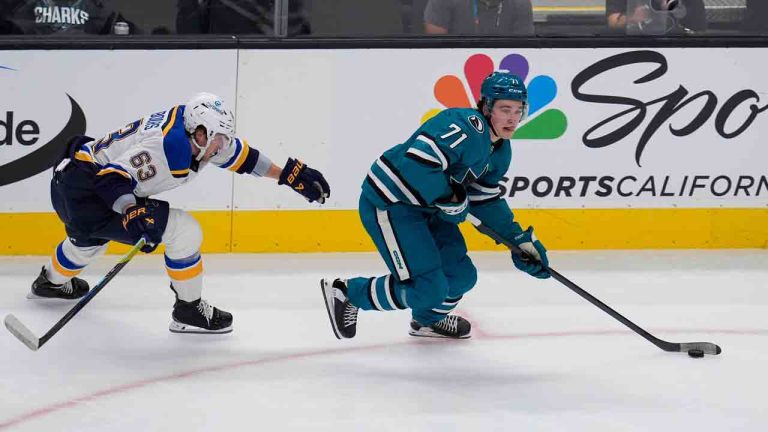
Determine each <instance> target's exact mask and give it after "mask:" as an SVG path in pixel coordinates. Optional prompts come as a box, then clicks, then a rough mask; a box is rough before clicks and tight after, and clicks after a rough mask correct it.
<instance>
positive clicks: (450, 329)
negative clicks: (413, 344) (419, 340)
mask: <svg viewBox="0 0 768 432" xmlns="http://www.w3.org/2000/svg"><path fill="white" fill-rule="evenodd" d="M470 330H472V325H471V324H470V323H469V321H467V320H465V319H464V318H462V317H460V316H458V315H447V316H446V317H445V318H443V319H441V320H440V321H438V322H436V323H434V324H432V325H431V326H425V325H421V324H420V323H419V322H418V321H416V320H411V329H410V330H409V331H408V334H410V335H411V336H421V337H436V338H452V339H467V338H469V337H470V336H471V335H470V334H469V332H470Z"/></svg>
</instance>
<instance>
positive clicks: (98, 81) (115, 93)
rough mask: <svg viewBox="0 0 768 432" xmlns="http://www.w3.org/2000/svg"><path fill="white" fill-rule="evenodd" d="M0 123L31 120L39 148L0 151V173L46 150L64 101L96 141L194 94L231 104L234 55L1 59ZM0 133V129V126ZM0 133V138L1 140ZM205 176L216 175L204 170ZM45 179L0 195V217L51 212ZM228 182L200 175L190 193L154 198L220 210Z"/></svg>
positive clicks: (84, 54) (23, 55) (63, 54)
mask: <svg viewBox="0 0 768 432" xmlns="http://www.w3.org/2000/svg"><path fill="white" fill-rule="evenodd" d="M0 66H2V67H5V68H9V69H1V68H0V94H2V95H3V97H2V99H0V119H1V120H0V121H5V119H6V112H8V111H13V113H14V123H16V124H18V122H19V121H20V120H24V119H31V120H34V121H35V122H36V123H37V124H38V125H39V128H40V135H39V142H38V143H36V144H35V145H32V146H23V145H20V144H18V143H14V144H13V145H4V146H0V165H4V164H6V163H8V162H11V161H13V160H14V159H18V158H20V157H22V156H24V155H25V154H28V153H31V152H32V151H33V150H35V149H37V148H38V147H40V146H42V145H43V144H44V143H47V142H49V141H50V140H51V138H53V137H54V136H55V135H56V134H57V133H58V132H59V131H61V130H62V127H63V126H64V124H66V123H67V120H68V118H69V116H70V113H71V109H70V103H69V100H68V98H67V94H69V95H70V96H71V97H72V98H73V99H74V100H75V101H76V102H77V104H78V105H79V106H80V107H81V108H82V110H83V112H84V114H85V117H86V124H87V129H86V134H87V135H89V136H93V137H96V138H99V137H101V136H103V135H105V134H107V133H109V132H111V131H114V130H117V129H120V128H122V127H123V126H125V125H126V124H127V123H129V122H132V121H134V120H136V119H138V118H139V117H141V116H143V115H147V114H151V113H153V112H157V111H161V110H164V109H167V108H169V107H171V106H173V105H177V104H183V103H184V102H185V101H186V100H187V99H189V97H190V96H191V95H193V94H194V93H196V92H199V91H208V92H211V93H216V94H218V95H220V96H221V97H223V98H225V100H229V101H234V100H235V94H236V88H235V79H234V77H235V76H236V74H237V51H236V50H200V51H182V50H152V51H144V50H123V51H95V50H94V51H69V50H62V51H6V52H4V53H3V55H2V58H0ZM0 126H2V125H0ZM4 132H5V131H4V130H3V129H2V128H0V137H3V136H5V133H4ZM210 171H220V170H217V169H211V170H210ZM49 182H50V171H44V172H42V173H40V174H38V175H36V176H34V177H31V178H28V179H26V180H22V181H19V182H16V183H11V184H9V185H6V186H2V187H0V212H4V213H16V212H47V211H52V210H53V209H52V207H51V204H50V198H49V196H48V190H49V186H48V184H49ZM231 191H232V175H231V174H230V173H229V172H228V171H226V172H225V171H221V172H214V173H206V175H205V177H204V178H203V179H199V180H198V181H197V182H195V183H193V185H191V186H189V185H187V186H185V187H182V188H180V189H177V190H175V191H172V192H170V193H167V194H163V195H162V196H161V197H162V198H165V199H170V200H171V201H172V202H173V203H174V206H175V207H181V208H185V209H195V210H213V209H226V208H229V207H230V206H231V202H232V192H231Z"/></svg>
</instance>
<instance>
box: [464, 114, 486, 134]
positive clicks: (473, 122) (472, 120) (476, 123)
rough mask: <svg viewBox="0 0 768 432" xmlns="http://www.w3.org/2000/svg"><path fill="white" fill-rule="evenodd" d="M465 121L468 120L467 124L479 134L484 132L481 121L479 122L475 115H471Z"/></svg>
mask: <svg viewBox="0 0 768 432" xmlns="http://www.w3.org/2000/svg"><path fill="white" fill-rule="evenodd" d="M467 120H469V124H471V125H472V127H473V128H475V130H477V131H478V132H479V133H483V131H484V130H485V126H484V123H483V121H482V120H480V117H478V116H476V115H471V116H469V118H468V119H467Z"/></svg>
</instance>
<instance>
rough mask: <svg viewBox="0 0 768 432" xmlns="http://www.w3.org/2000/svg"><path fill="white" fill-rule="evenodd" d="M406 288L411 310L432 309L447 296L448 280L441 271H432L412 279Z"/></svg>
mask: <svg viewBox="0 0 768 432" xmlns="http://www.w3.org/2000/svg"><path fill="white" fill-rule="evenodd" d="M411 283H412V286H411V287H409V288H408V294H407V295H408V304H409V306H410V307H411V308H412V309H432V308H435V307H438V306H440V305H441V304H442V303H443V301H444V300H445V298H446V297H447V296H448V289H449V285H448V278H447V277H446V276H445V273H443V271H442V270H434V271H431V272H429V273H424V274H421V275H418V276H416V277H414V278H413V279H412V282H411Z"/></svg>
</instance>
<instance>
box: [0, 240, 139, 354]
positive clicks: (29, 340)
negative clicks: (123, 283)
mask: <svg viewBox="0 0 768 432" xmlns="http://www.w3.org/2000/svg"><path fill="white" fill-rule="evenodd" d="M144 243H146V239H145V238H144V237H142V238H140V239H139V241H138V242H136V244H135V245H134V246H133V247H132V248H131V250H129V251H128V253H127V254H125V255H123V257H122V258H120V261H118V262H117V264H115V266H114V267H112V269H111V270H109V272H108V273H107V274H106V275H105V276H104V277H103V278H101V280H100V281H99V283H97V284H96V286H94V287H93V288H92V289H91V290H90V291H88V293H87V294H86V295H85V296H83V298H81V299H80V301H79V302H77V304H76V305H75V306H74V307H73V308H72V309H70V310H69V312H67V314H66V315H64V317H63V318H62V319H60V320H59V322H57V323H56V324H55V325H54V326H53V327H51V329H50V330H48V332H47V333H46V334H44V335H43V336H42V337H40V338H38V337H37V336H35V334H34V333H32V331H31V330H30V329H29V328H28V327H27V326H25V325H24V323H22V322H21V321H19V319H18V318H16V317H15V316H14V315H13V314H8V315H6V316H5V321H4V322H5V327H7V328H8V331H10V332H11V333H12V334H13V335H14V336H16V338H17V339H18V340H20V341H21V342H23V343H24V345H26V346H27V347H28V348H29V349H31V350H32V351H37V350H38V349H40V347H41V346H43V345H44V344H45V343H46V342H48V340H49V339H50V338H52V337H53V335H55V334H56V333H58V331H59V330H61V328H62V327H64V326H65V325H66V324H67V323H68V322H69V320H71V319H72V318H74V317H75V315H77V313H78V312H80V310H82V309H83V308H84V307H85V305H87V304H88V302H89V301H91V299H93V298H94V297H95V296H96V294H98V293H99V291H101V290H102V289H103V288H104V287H105V286H106V285H107V283H108V282H109V281H111V280H112V278H113V277H115V275H116V274H117V273H118V272H120V270H122V269H123V267H125V266H126V264H128V262H129V261H130V260H131V259H132V258H133V256H134V255H136V253H138V252H139V250H141V248H142V246H144Z"/></svg>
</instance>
